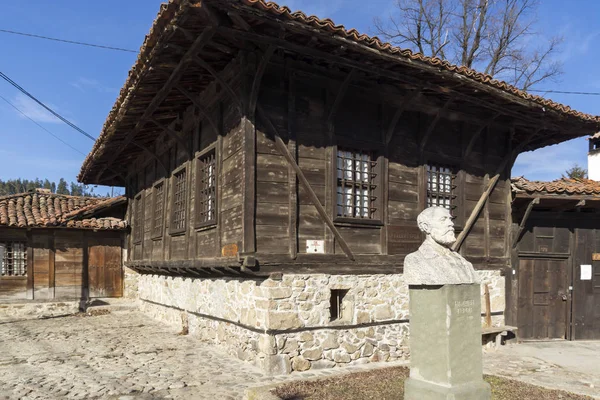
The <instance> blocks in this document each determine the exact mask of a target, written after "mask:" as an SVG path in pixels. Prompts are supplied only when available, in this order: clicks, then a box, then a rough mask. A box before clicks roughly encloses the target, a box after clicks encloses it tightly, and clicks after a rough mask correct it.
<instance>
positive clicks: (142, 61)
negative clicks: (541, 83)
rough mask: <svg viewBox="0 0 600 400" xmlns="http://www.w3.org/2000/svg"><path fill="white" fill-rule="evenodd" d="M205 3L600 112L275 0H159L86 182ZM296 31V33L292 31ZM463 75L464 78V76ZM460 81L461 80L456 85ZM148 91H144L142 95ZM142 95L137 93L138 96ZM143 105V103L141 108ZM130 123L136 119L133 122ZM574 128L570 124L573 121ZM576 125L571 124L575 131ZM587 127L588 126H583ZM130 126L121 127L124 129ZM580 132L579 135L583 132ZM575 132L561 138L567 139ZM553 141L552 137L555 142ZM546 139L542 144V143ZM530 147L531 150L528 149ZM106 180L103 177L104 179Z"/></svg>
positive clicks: (556, 107)
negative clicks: (176, 34) (158, 63)
mask: <svg viewBox="0 0 600 400" xmlns="http://www.w3.org/2000/svg"><path fill="white" fill-rule="evenodd" d="M204 3H207V4H209V5H210V6H211V7H213V6H214V7H217V8H219V9H220V10H221V11H225V12H231V13H233V14H238V15H242V16H250V17H257V16H258V17H264V16H266V17H270V18H274V19H276V20H280V21H283V22H289V23H293V24H296V25H295V27H296V28H303V30H304V33H305V34H306V35H307V36H309V35H314V34H315V33H316V32H319V33H322V34H325V35H326V36H328V37H331V38H333V37H335V38H341V39H343V40H344V41H346V42H348V43H350V42H351V43H353V44H356V45H359V46H360V47H362V48H363V49H367V50H369V52H368V54H367V55H366V56H364V57H363V59H362V60H361V61H363V60H364V62H365V63H369V64H370V62H369V59H370V58H378V59H379V60H380V61H383V62H386V63H387V64H388V65H390V66H394V65H403V66H407V65H409V66H411V67H413V68H427V69H428V72H429V73H434V74H437V75H443V74H448V73H450V75H445V76H443V78H444V80H447V79H448V78H450V79H453V80H455V81H457V82H460V83H461V84H465V83H466V82H469V81H470V82H472V83H473V84H476V83H477V84H483V85H484V86H485V87H487V88H490V89H492V90H494V89H496V90H499V91H500V92H497V91H496V92H494V93H491V95H493V96H496V97H497V98H501V97H503V96H506V95H510V96H512V102H515V103H516V102H521V104H523V103H526V106H528V107H534V106H535V107H537V108H538V109H540V110H543V111H544V112H546V111H555V112H557V113H558V114H559V116H560V117H570V118H571V121H572V122H575V121H576V122H577V123H579V124H580V125H581V124H588V125H589V124H592V125H597V126H600V117H599V116H594V115H590V114H586V113H582V112H579V111H576V110H573V109H571V108H570V107H569V106H565V105H563V104H560V103H557V102H554V101H552V100H549V99H545V98H543V97H541V96H537V95H532V94H529V93H527V92H525V91H523V90H520V89H518V88H516V87H514V86H512V85H509V84H508V83H506V82H504V81H500V80H497V79H494V78H493V77H492V76H490V75H488V74H485V73H481V72H477V71H475V70H473V69H471V68H467V67H464V66H457V65H454V64H452V63H450V62H448V61H446V60H442V59H439V58H437V57H428V56H425V55H423V54H421V53H415V52H413V51H411V50H409V49H402V48H399V47H395V46H393V45H391V44H390V43H385V42H382V41H381V40H380V39H379V38H377V37H371V36H368V35H366V34H362V33H360V32H358V31H357V30H355V29H347V28H346V27H344V26H343V25H336V24H335V23H334V22H333V21H332V20H330V19H327V18H326V19H321V18H318V17H316V16H307V15H306V14H304V13H303V12H301V11H295V12H292V11H291V10H290V9H289V8H288V7H286V6H280V5H278V4H276V3H274V2H270V1H265V0H202V1H200V0H169V2H168V3H167V4H162V5H161V8H160V11H159V13H158V15H157V17H156V19H155V20H154V23H153V25H152V28H151V29H150V32H149V34H148V35H146V38H145V40H144V43H143V44H142V46H141V48H140V53H139V54H138V58H137V60H136V61H135V63H134V65H133V67H132V68H131V70H130V71H129V75H128V77H127V79H126V81H125V84H124V85H123V87H122V89H121V91H120V93H119V96H118V98H117V100H116V102H115V104H114V106H113V108H112V109H111V111H110V113H109V115H108V117H107V119H106V121H105V123H104V126H103V128H102V131H101V133H100V135H99V138H98V139H97V140H96V143H95V144H94V147H93V148H92V151H91V152H90V153H89V154H88V156H87V157H86V159H85V160H84V162H83V165H82V167H81V172H80V174H79V176H78V179H79V180H80V181H82V182H86V183H100V182H97V181H96V180H95V178H94V177H92V176H90V174H91V170H92V169H93V167H94V163H95V162H99V160H100V159H101V158H102V157H103V156H104V155H105V154H104V153H105V152H107V151H108V150H107V143H109V142H110V141H111V139H112V138H111V137H112V136H113V135H114V134H115V131H117V130H118V129H119V124H120V122H121V120H122V119H123V118H125V117H126V114H127V113H128V108H129V107H131V104H133V103H134V102H135V101H136V99H135V98H136V95H137V94H136V92H137V91H138V89H139V87H140V86H142V82H143V81H144V79H149V78H148V77H149V76H150V75H151V71H152V70H153V69H155V68H154V67H153V65H152V63H153V61H154V59H155V58H157V57H158V56H159V55H160V53H161V52H162V50H163V48H165V47H168V41H169V40H170V39H169V38H170V37H171V36H170V35H172V33H173V31H175V29H174V28H175V27H176V26H177V24H178V23H183V22H185V17H186V16H187V14H192V12H191V11H190V9H194V8H197V7H201V6H202V4H204ZM296 33H298V32H296ZM464 78H467V81H465V80H464ZM459 86H460V85H459ZM472 89H473V92H472V93H477V92H480V91H481V90H480V89H481V88H477V87H474V88H472ZM147 95H148V93H147V91H146V92H145V93H144V96H147ZM140 97H142V96H140ZM502 100H503V102H506V100H507V97H503V99H502ZM142 109H143V107H142ZM134 125H135V123H134ZM573 128H575V126H573ZM580 128H581V126H579V127H577V129H574V130H575V131H577V130H580ZM588 128H589V126H588ZM129 129H130V128H128V129H126V130H129ZM585 134H586V132H582V133H581V134H580V135H579V136H583V135H585ZM573 137H575V136H570V137H567V138H563V140H567V139H570V138H573ZM554 143H556V142H554ZM547 144H549V143H546V144H545V145H547ZM528 150H532V149H530V148H529V149H528ZM104 183H105V184H106V182H104Z"/></svg>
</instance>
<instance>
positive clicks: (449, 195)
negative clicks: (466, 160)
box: [426, 164, 456, 216]
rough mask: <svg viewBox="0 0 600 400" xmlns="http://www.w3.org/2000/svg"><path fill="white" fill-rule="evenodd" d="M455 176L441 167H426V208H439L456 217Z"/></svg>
mask: <svg viewBox="0 0 600 400" xmlns="http://www.w3.org/2000/svg"><path fill="white" fill-rule="evenodd" d="M455 180H456V175H455V174H454V173H453V172H452V169H451V168H450V167H447V166H442V165H433V164H428V165H427V204H426V206H427V207H433V206H440V207H444V208H447V209H448V210H450V214H452V215H453V216H456V204H455V199H456V193H455V192H456V182H455Z"/></svg>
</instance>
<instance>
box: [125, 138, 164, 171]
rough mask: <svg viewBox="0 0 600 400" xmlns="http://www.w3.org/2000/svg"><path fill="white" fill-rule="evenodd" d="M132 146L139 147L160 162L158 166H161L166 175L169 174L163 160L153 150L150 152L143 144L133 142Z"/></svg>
mask: <svg viewBox="0 0 600 400" xmlns="http://www.w3.org/2000/svg"><path fill="white" fill-rule="evenodd" d="M131 144H132V145H134V146H136V147H138V148H139V149H141V150H142V151H144V152H146V153H147V154H148V155H149V156H150V157H152V158H154V159H155V160H156V161H158V164H159V165H160V166H161V168H162V169H163V170H164V171H165V173H167V172H168V171H167V168H166V167H165V164H163V162H162V160H161V159H160V157H159V156H157V155H156V154H155V153H154V152H153V151H152V150H150V149H149V148H148V147H146V146H144V145H143V144H140V143H137V142H133V141H132V142H131Z"/></svg>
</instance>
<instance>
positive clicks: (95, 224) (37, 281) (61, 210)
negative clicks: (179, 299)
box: [0, 189, 127, 302]
mask: <svg viewBox="0 0 600 400" xmlns="http://www.w3.org/2000/svg"><path fill="white" fill-rule="evenodd" d="M126 204H127V199H126V198H125V197H116V198H110V199H103V198H92V197H79V196H66V195H60V194H54V193H50V192H49V191H45V190H44V189H38V191H36V192H29V193H21V194H15V195H10V196H4V197H0V302H7V301H17V300H26V299H29V300H51V299H61V300H66V299H87V298H88V297H119V296H121V295H122V274H123V272H122V261H121V252H122V244H123V243H122V242H123V236H124V232H125V229H126V227H127V224H126V222H125V221H124V219H123V217H124V215H125V210H126Z"/></svg>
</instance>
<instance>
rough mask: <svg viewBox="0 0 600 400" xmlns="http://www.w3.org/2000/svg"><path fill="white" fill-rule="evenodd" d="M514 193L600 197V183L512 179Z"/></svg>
mask: <svg viewBox="0 0 600 400" xmlns="http://www.w3.org/2000/svg"><path fill="white" fill-rule="evenodd" d="M511 185H512V190H513V192H515V193H517V194H519V193H527V194H555V195H588V196H594V195H600V182H598V181H593V180H591V179H570V178H563V179H557V180H555V181H551V182H543V181H529V180H527V179H525V178H524V177H522V176H521V177H517V178H512V179H511Z"/></svg>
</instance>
